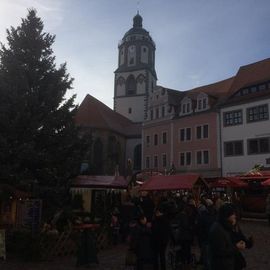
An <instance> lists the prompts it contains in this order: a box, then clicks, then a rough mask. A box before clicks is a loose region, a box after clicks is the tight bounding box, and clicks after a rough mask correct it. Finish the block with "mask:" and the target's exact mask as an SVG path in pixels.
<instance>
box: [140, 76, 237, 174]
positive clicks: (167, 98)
mask: <svg viewBox="0 0 270 270" xmlns="http://www.w3.org/2000/svg"><path fill="white" fill-rule="evenodd" d="M231 83H232V78H230V79H227V80H224V81H221V82H217V83H214V84H211V85H206V86H202V87H198V88H195V89H192V90H188V91H182V92H180V91H176V90H171V89H166V88H163V87H156V88H155V89H154V91H153V94H152V95H151V96H150V102H149V110H148V119H147V120H146V121H145V122H144V124H143V144H142V145H143V162H144V164H143V168H145V169H155V170H159V171H163V172H166V171H169V170H170V168H171V167H172V166H173V167H174V168H175V170H176V171H177V172H180V173H187V172H189V173H191V172H193V173H200V174H201V175H203V176H207V177H211V176H220V175H221V162H220V126H219V111H218V104H219V102H220V101H221V100H222V99H223V98H224V96H226V94H227V92H228V91H229V86H230V85H231Z"/></svg>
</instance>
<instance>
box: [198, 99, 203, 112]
mask: <svg viewBox="0 0 270 270" xmlns="http://www.w3.org/2000/svg"><path fill="white" fill-rule="evenodd" d="M201 109H202V100H201V99H199V101H198V110H201Z"/></svg>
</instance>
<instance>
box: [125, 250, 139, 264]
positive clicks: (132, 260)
mask: <svg viewBox="0 0 270 270" xmlns="http://www.w3.org/2000/svg"><path fill="white" fill-rule="evenodd" d="M136 263H137V255H136V254H135V253H134V251H133V250H130V249H128V250H127V253H126V260H125V264H126V266H128V265H136Z"/></svg>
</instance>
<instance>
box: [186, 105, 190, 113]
mask: <svg viewBox="0 0 270 270" xmlns="http://www.w3.org/2000/svg"><path fill="white" fill-rule="evenodd" d="M189 112H190V103H188V104H187V113H189Z"/></svg>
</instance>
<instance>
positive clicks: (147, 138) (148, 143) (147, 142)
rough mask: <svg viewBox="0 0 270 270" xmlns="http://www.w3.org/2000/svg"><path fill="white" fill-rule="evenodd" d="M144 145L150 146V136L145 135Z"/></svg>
mask: <svg viewBox="0 0 270 270" xmlns="http://www.w3.org/2000/svg"><path fill="white" fill-rule="evenodd" d="M146 146H150V136H149V135H147V136H146Z"/></svg>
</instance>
